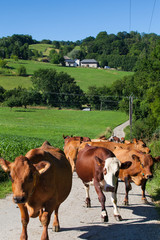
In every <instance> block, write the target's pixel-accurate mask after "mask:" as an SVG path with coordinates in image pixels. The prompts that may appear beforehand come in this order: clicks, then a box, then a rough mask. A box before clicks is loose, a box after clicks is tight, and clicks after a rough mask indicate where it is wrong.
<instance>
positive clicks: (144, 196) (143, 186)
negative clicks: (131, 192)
mask: <svg viewBox="0 0 160 240" xmlns="http://www.w3.org/2000/svg"><path fill="white" fill-rule="evenodd" d="M146 183H147V179H144V181H143V182H142V186H141V189H142V201H143V202H144V203H147V199H146V195H145V189H146Z"/></svg>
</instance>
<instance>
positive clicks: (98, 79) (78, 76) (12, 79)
mask: <svg viewBox="0 0 160 240" xmlns="http://www.w3.org/2000/svg"><path fill="white" fill-rule="evenodd" d="M7 62H8V67H9V69H7V70H6V73H4V74H0V86H2V87H4V88H5V89H6V90H9V89H12V88H14V87H18V86H22V87H25V88H29V87H31V86H32V82H31V76H32V75H33V73H34V71H36V70H38V69H40V68H42V69H44V68H54V69H56V70H57V71H58V72H66V73H67V74H69V75H70V76H71V77H73V78H74V79H75V81H76V82H77V84H78V85H79V86H80V88H81V89H82V90H83V91H85V92H86V91H87V89H88V87H89V86H91V85H95V86H97V87H102V86H104V85H105V86H111V84H112V83H113V82H114V81H116V80H118V79H121V78H123V77H124V76H127V75H131V74H133V73H131V72H124V71H116V70H104V69H91V68H80V67H79V68H72V67H60V66H57V65H53V64H51V63H43V62H38V61H27V60H18V61H14V60H11V59H8V60H7ZM20 65H23V66H25V67H26V70H27V75H28V76H27V77H19V76H17V69H18V67H19V66H20Z"/></svg>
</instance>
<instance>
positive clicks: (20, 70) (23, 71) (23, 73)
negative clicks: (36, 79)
mask: <svg viewBox="0 0 160 240" xmlns="http://www.w3.org/2000/svg"><path fill="white" fill-rule="evenodd" d="M26 75H27V70H26V67H25V66H19V68H18V76H26Z"/></svg>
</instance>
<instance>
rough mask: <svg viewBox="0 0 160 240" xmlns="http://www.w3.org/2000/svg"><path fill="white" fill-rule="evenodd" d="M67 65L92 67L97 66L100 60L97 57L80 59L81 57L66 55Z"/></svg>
mask: <svg viewBox="0 0 160 240" xmlns="http://www.w3.org/2000/svg"><path fill="white" fill-rule="evenodd" d="M64 61H65V66H66V67H78V66H81V67H91V68H97V67H98V62H97V61H96V60H95V59H84V60H82V61H80V60H79V59H75V60H73V59H70V58H68V57H67V56H64Z"/></svg>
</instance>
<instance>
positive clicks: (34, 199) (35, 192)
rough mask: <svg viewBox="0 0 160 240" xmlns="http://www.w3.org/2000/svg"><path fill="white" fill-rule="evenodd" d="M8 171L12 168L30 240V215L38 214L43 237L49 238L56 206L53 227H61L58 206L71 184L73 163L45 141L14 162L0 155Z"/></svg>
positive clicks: (24, 232) (0, 162) (15, 192)
mask: <svg viewBox="0 0 160 240" xmlns="http://www.w3.org/2000/svg"><path fill="white" fill-rule="evenodd" d="M0 165H1V167H2V168H3V170H4V171H5V172H10V178H11V181H12V191H13V201H14V202H15V203H16V204H18V207H19V209H20V212H21V222H22V233H21V237H20V239H21V240H22V239H23V240H27V239H28V234H27V225H28V222H29V217H34V218H35V217H37V216H39V219H40V221H41V223H42V225H43V232H42V236H41V240H48V239H49V236H48V225H49V222H50V217H51V214H52V212H53V211H54V210H55V215H54V222H53V227H54V230H55V231H59V229H60V226H59V220H58V209H59V206H60V204H61V203H62V202H63V201H64V200H65V199H66V198H67V196H68V195H69V193H70V190H71V185H72V171H71V166H70V164H69V162H68V160H67V159H66V157H65V155H64V153H63V152H62V151H61V150H60V149H58V148H54V147H52V146H50V145H49V143H48V142H45V143H44V144H43V145H42V146H41V147H40V148H36V149H32V150H30V151H29V152H28V153H27V154H26V156H19V157H17V158H16V159H15V161H14V162H12V163H11V162H9V161H6V160H4V159H2V158H1V159H0Z"/></svg>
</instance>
